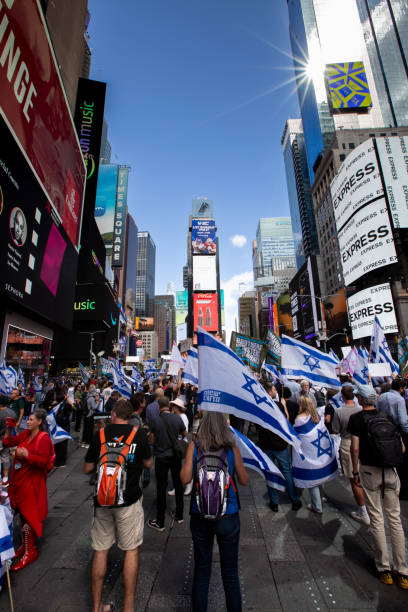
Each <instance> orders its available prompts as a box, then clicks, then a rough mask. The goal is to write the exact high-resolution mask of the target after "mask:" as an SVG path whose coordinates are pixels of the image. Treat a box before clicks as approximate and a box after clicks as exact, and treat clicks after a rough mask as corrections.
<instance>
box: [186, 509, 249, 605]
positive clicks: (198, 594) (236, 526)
mask: <svg viewBox="0 0 408 612" xmlns="http://www.w3.org/2000/svg"><path fill="white" fill-rule="evenodd" d="M190 529H191V535H192V536H193V543H194V577H193V602H192V603H193V611H194V612H206V610H207V603H208V602H207V600H208V587H209V585H210V577H211V565H212V550H213V544H214V536H216V537H217V542H218V548H219V551H220V562H221V575H222V583H223V585H224V592H225V600H226V607H227V610H228V612H241V610H242V603H241V588H240V585H239V577H238V549H239V532H240V522H239V514H238V513H236V514H226V515H225V516H223V517H222V518H221V519H219V520H218V521H209V520H207V519H205V518H203V517H202V516H201V515H200V514H192V515H191V521H190Z"/></svg>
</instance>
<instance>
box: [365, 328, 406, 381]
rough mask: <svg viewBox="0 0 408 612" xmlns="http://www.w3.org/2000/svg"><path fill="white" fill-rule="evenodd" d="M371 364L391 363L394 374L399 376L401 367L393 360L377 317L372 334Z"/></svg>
mask: <svg viewBox="0 0 408 612" xmlns="http://www.w3.org/2000/svg"><path fill="white" fill-rule="evenodd" d="M369 361H370V362H371V363H389V364H390V367H391V373H392V374H397V375H398V374H399V365H398V363H397V362H396V361H394V359H393V358H392V355H391V351H390V349H389V346H388V342H387V339H386V337H385V334H384V330H383V328H382V325H381V323H380V320H379V318H378V317H375V319H374V324H373V331H372V334H371V345H370V356H369Z"/></svg>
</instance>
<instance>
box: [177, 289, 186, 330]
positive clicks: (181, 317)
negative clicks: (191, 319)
mask: <svg viewBox="0 0 408 612" xmlns="http://www.w3.org/2000/svg"><path fill="white" fill-rule="evenodd" d="M187 315H188V291H187V290H186V289H185V290H184V291H176V327H177V326H178V325H183V324H184V323H185V320H186V318H187Z"/></svg>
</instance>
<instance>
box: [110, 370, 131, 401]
mask: <svg viewBox="0 0 408 612" xmlns="http://www.w3.org/2000/svg"><path fill="white" fill-rule="evenodd" d="M112 376H113V388H114V389H116V391H119V393H120V394H121V395H122V396H123V397H126V399H130V398H131V396H132V383H131V382H129V380H130V381H132V382H133V379H131V378H130V377H129V376H126V374H124V372H123V370H122V367H121V366H120V364H119V367H116V365H114V364H113V362H112ZM127 379H129V380H127Z"/></svg>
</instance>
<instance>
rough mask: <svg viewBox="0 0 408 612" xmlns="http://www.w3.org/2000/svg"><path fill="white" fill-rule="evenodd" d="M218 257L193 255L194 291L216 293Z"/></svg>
mask: <svg viewBox="0 0 408 612" xmlns="http://www.w3.org/2000/svg"><path fill="white" fill-rule="evenodd" d="M216 259H217V258H216V257H213V256H212V255H193V290H194V291H216V290H217V274H216Z"/></svg>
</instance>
